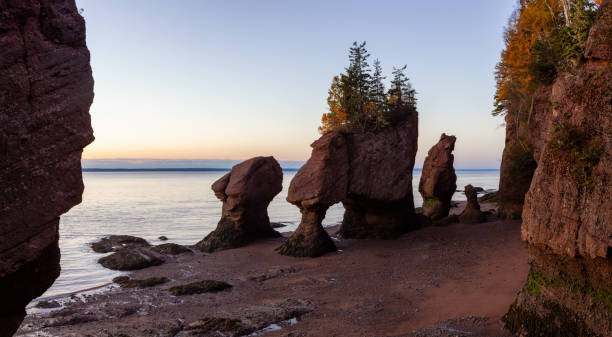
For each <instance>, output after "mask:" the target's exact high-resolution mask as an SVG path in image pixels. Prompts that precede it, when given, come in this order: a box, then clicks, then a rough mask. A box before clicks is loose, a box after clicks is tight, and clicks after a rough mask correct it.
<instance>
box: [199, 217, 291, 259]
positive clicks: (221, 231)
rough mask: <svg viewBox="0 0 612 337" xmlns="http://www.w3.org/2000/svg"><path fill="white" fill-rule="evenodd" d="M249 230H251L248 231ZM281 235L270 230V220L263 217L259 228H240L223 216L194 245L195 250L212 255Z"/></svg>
mask: <svg viewBox="0 0 612 337" xmlns="http://www.w3.org/2000/svg"><path fill="white" fill-rule="evenodd" d="M248 228H251V229H253V230H251V231H248V230H247V229H248ZM280 236H281V235H280V234H279V233H278V232H277V231H275V230H274V229H272V227H271V226H270V220H269V219H268V216H267V215H265V219H263V220H262V221H261V222H260V225H259V226H240V225H238V224H236V223H235V222H234V221H233V220H232V219H231V218H230V217H228V216H224V217H222V218H221V220H219V224H218V225H217V228H216V229H215V230H214V231H212V232H211V233H210V234H208V235H207V236H206V237H205V238H204V239H203V240H202V241H200V242H198V243H196V245H195V248H196V249H198V250H200V251H202V252H207V253H212V252H216V251H220V250H225V249H232V248H238V247H243V246H246V245H247V244H249V243H251V242H253V241H254V240H256V239H261V238H277V237H280Z"/></svg>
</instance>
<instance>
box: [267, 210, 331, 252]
mask: <svg viewBox="0 0 612 337" xmlns="http://www.w3.org/2000/svg"><path fill="white" fill-rule="evenodd" d="M325 211H326V209H324V210H302V222H301V223H300V225H299V227H298V229H297V230H296V231H295V232H294V233H293V234H292V235H291V236H290V237H289V239H287V241H285V243H283V245H282V246H280V247H278V248H277V249H276V251H277V252H278V253H279V254H281V255H287V256H294V257H318V256H321V255H324V254H327V253H331V252H335V251H336V250H337V248H336V245H335V244H334V242H333V241H332V239H331V238H330V237H329V235H328V234H327V232H326V231H325V229H323V226H322V225H321V222H322V221H323V218H324V217H325Z"/></svg>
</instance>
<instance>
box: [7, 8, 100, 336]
mask: <svg viewBox="0 0 612 337" xmlns="http://www.w3.org/2000/svg"><path fill="white" fill-rule="evenodd" d="M0 55H1V56H0V181H1V182H2V183H1V185H0V190H1V192H0V297H1V298H2V299H3V300H2V305H1V306H0V335H9V334H11V333H12V332H13V331H14V330H15V329H16V328H17V326H18V325H19V323H20V322H21V319H22V318H23V316H24V315H25V311H24V307H25V305H26V304H27V303H28V302H29V301H30V300H32V299H33V298H35V297H37V296H40V295H41V294H42V293H43V292H44V291H45V290H46V289H47V288H48V287H49V286H50V285H51V284H52V283H53V281H54V280H55V278H57V276H58V275H59V270H60V266H59V247H58V224H59V216H60V215H61V214H63V213H65V212H66V211H68V210H69V209H70V208H71V207H72V206H74V205H76V204H78V203H79V202H80V201H81V194H82V192H83V182H82V178H81V153H82V149H83V147H85V146H86V145H87V144H89V143H91V142H92V141H93V139H94V137H93V131H92V129H91V122H90V116H89V106H90V105H91V103H92V101H93V78H92V73H91V68H90V65H89V51H88V50H87V47H86V44H85V22H84V20H83V18H82V17H81V15H79V13H78V10H77V8H76V6H75V3H74V1H73V0H60V1H49V0H26V1H1V2H0Z"/></svg>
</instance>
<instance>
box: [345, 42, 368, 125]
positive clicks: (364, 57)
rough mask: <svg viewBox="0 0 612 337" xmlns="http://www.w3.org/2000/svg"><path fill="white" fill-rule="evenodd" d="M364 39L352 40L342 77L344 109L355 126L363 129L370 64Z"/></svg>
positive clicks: (365, 119)
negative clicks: (359, 41)
mask: <svg viewBox="0 0 612 337" xmlns="http://www.w3.org/2000/svg"><path fill="white" fill-rule="evenodd" d="M365 45H366V43H365V41H364V42H362V43H360V44H358V43H357V42H356V41H355V42H353V46H352V47H351V48H350V50H349V67H348V68H346V76H345V77H343V78H342V82H343V90H344V99H345V111H346V113H347V115H348V119H349V121H350V122H351V124H352V125H353V127H355V128H360V129H365V127H366V123H367V118H366V117H367V116H366V115H367V114H366V111H365V110H366V104H367V103H368V93H369V88H370V77H371V76H370V65H369V64H368V57H369V56H370V54H368V51H367V49H366V48H365Z"/></svg>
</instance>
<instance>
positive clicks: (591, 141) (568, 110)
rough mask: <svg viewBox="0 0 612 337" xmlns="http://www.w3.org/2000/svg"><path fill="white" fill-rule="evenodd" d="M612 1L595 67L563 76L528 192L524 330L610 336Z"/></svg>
mask: <svg viewBox="0 0 612 337" xmlns="http://www.w3.org/2000/svg"><path fill="white" fill-rule="evenodd" d="M611 51H612V1H604V3H603V4H602V5H601V7H600V9H599V12H598V15H597V19H596V22H595V25H594V27H593V28H592V30H591V33H590V35H589V39H588V47H587V50H586V58H587V63H586V64H584V65H581V66H579V67H578V68H576V69H574V70H573V71H572V72H570V73H565V74H561V75H560V76H558V78H557V79H556V80H555V82H554V84H553V86H552V89H551V97H550V100H551V101H550V106H552V109H551V112H550V115H549V116H548V118H549V119H550V123H551V125H552V127H551V128H550V129H549V130H548V132H546V133H544V134H543V138H542V144H544V145H543V148H542V151H541V154H540V158H539V161H538V167H537V169H536V171H535V174H534V177H533V182H532V183H531V187H530V189H529V191H528V193H527V195H526V197H525V206H524V209H523V214H522V216H523V224H522V228H521V232H522V237H523V240H524V241H526V242H527V243H528V245H529V251H530V264H531V271H530V274H529V277H528V279H527V282H526V284H525V288H524V289H523V290H522V291H521V292H520V294H519V295H518V298H517V300H516V302H515V303H514V304H513V305H512V307H511V309H510V310H509V312H508V314H507V315H506V317H505V321H506V325H507V326H508V327H509V328H510V329H511V330H512V331H514V332H517V333H521V334H522V335H526V336H539V335H547V336H611V335H612V277H611V276H610V275H612V183H611V182H612V169H611V167H612V134H611V130H612V66H611V64H610V61H611V60H612V57H611V55H612V52H611Z"/></svg>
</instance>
